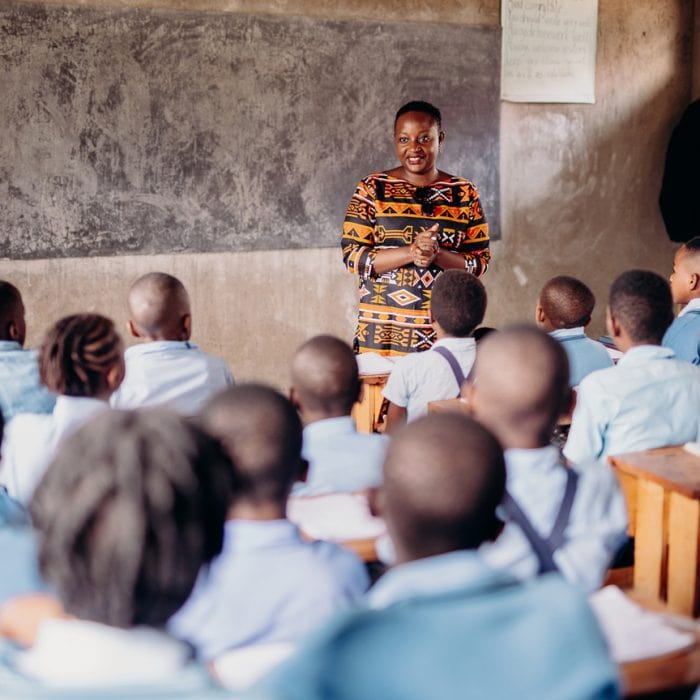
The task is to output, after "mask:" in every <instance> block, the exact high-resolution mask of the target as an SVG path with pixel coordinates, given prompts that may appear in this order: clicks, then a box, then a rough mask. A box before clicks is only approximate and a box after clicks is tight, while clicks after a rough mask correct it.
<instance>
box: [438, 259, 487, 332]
mask: <svg viewBox="0 0 700 700" xmlns="http://www.w3.org/2000/svg"><path fill="white" fill-rule="evenodd" d="M430 311H431V313H432V315H433V318H434V319H435V320H436V321H437V322H438V323H439V324H440V326H441V328H442V329H443V330H444V331H445V332H446V333H447V334H449V335H452V336H455V337H457V338H466V337H467V336H469V335H471V333H472V331H473V330H474V329H475V328H476V327H477V326H478V325H479V324H480V323H481V322H482V321H483V320H484V313H485V312H486V290H485V289H484V285H483V284H482V283H481V282H480V281H479V280H478V279H477V278H476V277H474V275H472V274H471V273H469V272H467V271H466V270H445V271H444V272H443V273H442V274H441V275H440V276H439V277H438V278H437V279H436V280H435V284H434V285H433V290H432V294H431V297H430Z"/></svg>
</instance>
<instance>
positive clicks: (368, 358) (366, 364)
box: [357, 352, 394, 374]
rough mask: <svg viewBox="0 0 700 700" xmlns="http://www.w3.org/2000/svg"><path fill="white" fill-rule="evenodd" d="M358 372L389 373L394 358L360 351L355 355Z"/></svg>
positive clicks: (392, 366) (392, 367)
mask: <svg viewBox="0 0 700 700" xmlns="http://www.w3.org/2000/svg"><path fill="white" fill-rule="evenodd" d="M357 369H358V371H359V372H360V374H389V373H390V372H391V370H392V369H394V360H393V359H391V358H389V357H385V356H384V355H378V354H377V353H376V352H361V353H360V354H359V355H358V356H357Z"/></svg>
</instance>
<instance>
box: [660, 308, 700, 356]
mask: <svg viewBox="0 0 700 700" xmlns="http://www.w3.org/2000/svg"><path fill="white" fill-rule="evenodd" d="M661 344H662V345H663V346H664V347H667V348H671V350H673V352H674V353H675V354H676V357H677V358H678V359H680V360H687V361H688V362H692V363H693V364H694V365H700V299H691V300H690V302H688V304H686V305H685V306H684V307H683V310H682V311H681V312H680V313H679V314H678V316H677V317H676V318H675V319H674V321H673V323H672V324H671V325H670V326H669V327H668V330H667V331H666V333H665V334H664V339H663V341H662V343H661Z"/></svg>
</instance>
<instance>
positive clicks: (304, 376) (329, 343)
mask: <svg viewBox="0 0 700 700" xmlns="http://www.w3.org/2000/svg"><path fill="white" fill-rule="evenodd" d="M292 388H293V392H294V395H295V399H296V400H297V402H298V403H299V405H300V407H301V409H302V411H304V412H307V411H313V412H315V413H318V414H321V415H326V416H344V415H349V414H350V411H351V410H352V406H353V404H354V403H355V402H356V401H357V399H358V396H359V393H360V378H359V375H358V369H357V360H356V359H355V354H354V353H353V351H352V348H351V347H350V346H349V345H348V344H347V343H345V342H343V341H342V340H340V339H339V338H335V337H333V336H331V335H317V336H315V337H314V338H311V339H310V340H307V341H306V342H305V343H304V344H303V345H301V347H299V349H298V350H297V351H296V353H295V354H294V357H293V359H292Z"/></svg>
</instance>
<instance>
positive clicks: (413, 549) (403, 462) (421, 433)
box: [383, 413, 505, 561]
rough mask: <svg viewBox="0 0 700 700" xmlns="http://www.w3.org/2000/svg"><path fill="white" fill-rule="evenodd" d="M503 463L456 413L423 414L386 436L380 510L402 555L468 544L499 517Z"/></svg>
mask: <svg viewBox="0 0 700 700" xmlns="http://www.w3.org/2000/svg"><path fill="white" fill-rule="evenodd" d="M504 488H505V465H504V461H503V452H502V450H501V447H500V445H499V444H498V442H497V441H496V439H495V438H494V437H493V435H491V433H489V432H488V431H487V430H486V429H485V428H483V427H482V426H481V425H479V424H478V423H476V422H475V421H473V420H472V419H470V418H468V417H467V416H464V415H462V414H459V413H442V414H432V415H428V416H424V417H422V418H419V419H417V420H415V421H413V422H412V423H410V424H407V425H404V426H402V427H401V428H400V429H399V430H398V431H396V433H395V434H394V435H392V440H391V443H390V445H389V448H388V450H387V454H386V458H385V461H384V486H383V494H384V496H383V497H384V515H385V517H386V520H387V526H388V529H389V531H390V534H391V536H392V539H393V541H394V544H395V546H396V549H397V555H398V556H399V559H400V560H402V561H408V560H412V559H420V558H423V557H428V556H433V555H436V554H443V553H446V552H451V551H456V550H460V549H474V548H476V547H478V546H479V545H480V544H481V543H482V542H484V541H486V540H489V539H493V538H494V537H495V536H496V535H497V533H498V532H499V528H500V522H499V520H498V518H497V517H496V507H497V506H498V504H499V503H500V502H501V499H502V498H503V492H504Z"/></svg>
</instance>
